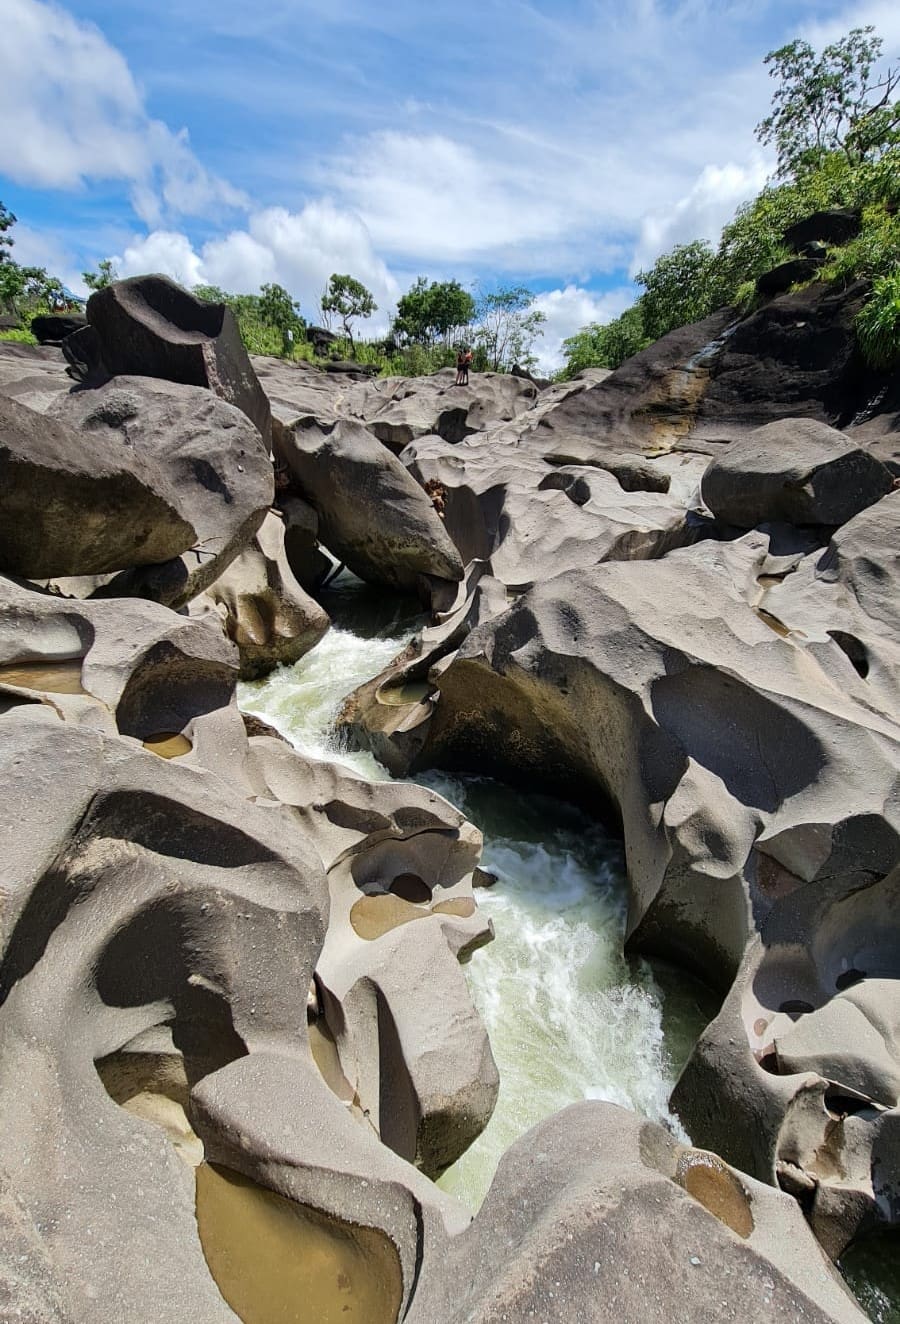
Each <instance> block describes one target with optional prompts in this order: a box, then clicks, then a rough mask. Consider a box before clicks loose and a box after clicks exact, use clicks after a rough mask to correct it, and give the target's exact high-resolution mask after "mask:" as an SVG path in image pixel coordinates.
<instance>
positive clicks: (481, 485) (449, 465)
mask: <svg viewBox="0 0 900 1324" xmlns="http://www.w3.org/2000/svg"><path fill="white" fill-rule="evenodd" d="M402 458H403V460H404V461H405V462H406V463H407V465H408V466H409V472H410V473H411V474H412V475H413V477H415V478H416V479H417V480H418V482H419V483H420V484H421V485H422V487H423V488H424V489H425V491H426V492H428V493H429V494H430V495H431V497H432V500H434V501H435V502H436V503H437V504H438V506H439V509H440V512H441V516H442V519H443V523H444V527H445V528H446V530H447V532H448V533H449V535H450V537H451V538H452V539H453V541H454V543H455V544H456V546H457V548H458V549H459V553H460V556H461V557H462V559H463V561H464V562H465V563H466V564H468V563H469V562H470V561H472V560H473V559H474V558H477V559H479V560H489V561H490V564H491V572H492V573H493V574H494V575H495V576H496V578H497V579H500V580H502V582H503V583H504V584H506V585H507V587H508V588H509V589H511V590H513V591H517V592H522V591H524V590H525V589H527V588H530V587H531V585H532V584H536V583H543V582H544V581H546V580H547V579H549V578H552V577H553V576H554V575H558V574H561V573H562V572H563V571H564V570H570V569H573V568H574V567H576V566H581V567H585V566H588V565H595V564H598V563H599V562H601V561H613V560H637V559H644V558H650V557H657V556H662V555H663V554H664V553H665V552H667V551H669V550H670V549H671V548H673V547H678V546H682V545H684V544H685V543H688V542H690V541H692V539H693V538H694V536H695V534H696V529H694V528H691V527H688V524H687V521H686V515H685V510H684V507H683V506H682V505H681V504H680V503H679V502H678V501H677V500H673V499H669V498H668V497H667V496H665V495H663V494H662V493H658V492H648V491H641V490H635V491H629V492H628V493H626V492H625V491H624V490H623V487H622V484H621V483H620V481H619V480H618V479H617V478H616V477H615V476H614V475H613V474H612V473H609V472H606V471H604V470H603V469H602V468H600V467H597V466H551V465H549V464H547V463H545V462H544V461H543V460H542V459H540V458H538V457H536V456H534V455H532V454H531V453H529V451H527V450H526V449H525V448H523V447H519V446H516V445H515V444H514V443H509V442H503V441H501V440H499V439H493V438H492V439H489V440H483V439H481V438H479V442H478V443H475V442H474V441H472V442H470V443H469V444H467V445H464V446H451V445H449V444H448V443H447V442H442V441H439V440H438V439H437V438H425V439H423V440H421V441H419V442H416V443H414V444H413V445H412V446H410V447H409V448H408V449H407V450H406V451H404V453H403V457H402ZM661 476H662V475H661ZM666 487H668V481H666Z"/></svg>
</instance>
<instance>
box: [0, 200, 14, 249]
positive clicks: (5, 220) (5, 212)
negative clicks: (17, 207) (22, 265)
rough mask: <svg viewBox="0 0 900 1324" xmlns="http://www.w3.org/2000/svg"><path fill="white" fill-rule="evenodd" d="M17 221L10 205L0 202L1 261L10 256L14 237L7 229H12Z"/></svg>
mask: <svg viewBox="0 0 900 1324" xmlns="http://www.w3.org/2000/svg"><path fill="white" fill-rule="evenodd" d="M15 223H16V218H15V216H13V214H12V212H11V211H10V210H9V208H8V207H6V206H4V204H3V203H2V202H0V262H3V261H5V260H6V259H7V258H8V257H9V250H10V249H11V248H12V246H13V239H12V235H11V234H7V231H8V230H11V229H12V228H13V226H14V225H15Z"/></svg>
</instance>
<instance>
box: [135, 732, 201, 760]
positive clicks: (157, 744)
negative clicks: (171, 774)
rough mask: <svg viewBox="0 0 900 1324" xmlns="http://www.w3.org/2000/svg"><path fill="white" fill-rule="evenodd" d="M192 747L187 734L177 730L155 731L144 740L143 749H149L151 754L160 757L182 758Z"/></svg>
mask: <svg viewBox="0 0 900 1324" xmlns="http://www.w3.org/2000/svg"><path fill="white" fill-rule="evenodd" d="M193 748H194V746H193V745H192V744H191V742H190V741H189V740H188V738H187V736H183V735H181V733H180V732H178V731H157V733H156V734H155V735H152V736H148V737H147V739H146V740H145V741H144V749H149V751H150V753H151V754H158V755H159V757H160V758H161V759H180V758H183V757H184V755H185V754H190V752H191V750H192V749H193Z"/></svg>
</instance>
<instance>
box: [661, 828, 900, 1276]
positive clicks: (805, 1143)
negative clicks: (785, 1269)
mask: <svg viewBox="0 0 900 1324" xmlns="http://www.w3.org/2000/svg"><path fill="white" fill-rule="evenodd" d="M871 830H872V831H873V832H877V826H876V825H875V824H874V823H873V824H872V825H871ZM898 899H900V869H898V868H894V869H893V870H892V871H891V872H890V873H888V874H887V875H886V876H884V877H879V876H876V877H875V878H874V879H873V880H871V881H870V882H869V883H868V884H867V885H862V886H861V885H860V884H859V883H858V882H857V883H855V884H849V883H848V882H847V881H846V880H845V879H841V878H840V877H836V878H834V879H830V880H827V881H825V882H823V883H822V884H821V885H820V886H818V887H815V888H810V887H807V888H804V889H803V890H802V891H801V892H799V893H794V894H791V895H789V896H787V897H785V898H784V899H782V900H781V901H779V902H778V903H777V904H776V905H775V907H774V908H773V910H772V912H771V914H770V915H769V917H768V919H767V920H766V921H765V923H764V924H763V925H762V926H761V929H760V934H759V937H758V938H756V939H755V940H754V942H753V943H752V944H751V945H750V947H749V949H748V951H747V954H746V956H745V958H744V961H743V963H742V965H741V969H740V971H739V973H738V976H737V979H736V980H735V983H734V986H733V988H732V989H731V992H730V993H729V995H728V997H727V998H726V1000H725V1003H724V1005H723V1007H722V1010H721V1011H720V1013H719V1015H718V1016H717V1017H716V1019H715V1020H714V1021H713V1022H712V1024H711V1025H710V1026H709V1027H708V1028H707V1029H706V1031H705V1032H704V1033H703V1035H702V1036H701V1038H700V1040H699V1042H698V1044H697V1047H696V1048H695V1050H694V1053H693V1055H692V1056H691V1058H690V1060H689V1061H688V1064H687V1066H686V1067H685V1069H684V1071H683V1072H682V1075H681V1078H680V1079H679V1081H678V1084H677V1086H676V1088H675V1092H674V1094H673V1104H674V1106H675V1107H676V1108H677V1110H678V1112H679V1113H680V1114H681V1116H682V1117H683V1118H684V1120H685V1123H686V1125H687V1126H689V1127H690V1130H691V1134H692V1135H693V1136H694V1137H695V1139H696V1140H697V1141H698V1143H700V1144H704V1145H709V1146H711V1147H713V1146H714V1147H715V1148H716V1150H717V1151H718V1152H719V1153H720V1154H722V1155H723V1156H724V1157H725V1158H726V1159H728V1160H729V1161H730V1162H733V1163H739V1164H740V1165H741V1166H742V1167H744V1169H745V1170H746V1171H748V1172H752V1173H754V1174H755V1175H756V1176H758V1177H760V1178H761V1179H762V1180H764V1181H769V1182H771V1183H773V1184H774V1183H776V1182H777V1183H779V1184H780V1185H782V1186H784V1187H785V1189H787V1190H788V1191H790V1192H791V1193H792V1194H795V1195H797V1196H798V1197H799V1198H801V1199H802V1200H803V1203H804V1207H805V1208H806V1210H807V1216H808V1218H809V1220H810V1222H811V1225H812V1227H813V1229H814V1231H815V1232H816V1235H817V1236H818V1237H819V1239H820V1241H821V1242H822V1243H823V1245H824V1246H825V1247H826V1249H827V1250H828V1252H829V1253H830V1254H831V1255H832V1256H834V1257H837V1256H838V1255H839V1254H840V1253H841V1252H842V1251H843V1250H844V1248H845V1247H846V1246H847V1244H848V1243H849V1242H850V1241H851V1240H853V1239H855V1238H856V1237H858V1236H861V1235H864V1234H866V1233H868V1232H871V1231H872V1230H873V1229H874V1228H875V1227H877V1226H879V1225H881V1226H887V1227H893V1226H896V1223H897V1213H896V1211H897V1209H898V1207H900V962H898V959H897V952H898V950H900V945H898V933H897V913H898V912H897V907H898Z"/></svg>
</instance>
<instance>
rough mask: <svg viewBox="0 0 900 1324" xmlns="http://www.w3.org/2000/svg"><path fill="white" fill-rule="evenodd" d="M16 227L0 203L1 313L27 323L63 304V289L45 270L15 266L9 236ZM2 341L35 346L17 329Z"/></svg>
mask: <svg viewBox="0 0 900 1324" xmlns="http://www.w3.org/2000/svg"><path fill="white" fill-rule="evenodd" d="M15 223H16V218H15V216H13V214H12V212H11V211H10V210H9V208H8V207H5V206H4V205H3V203H2V202H0V312H3V313H6V314H7V315H11V316H13V317H18V318H19V319H20V320H21V321H22V322H23V323H28V322H30V321H31V318H32V317H36V316H37V315H38V314H39V313H48V312H50V311H52V310H53V309H54V308H56V307H58V306H59V304H60V303H62V301H63V287H62V283H61V281H58V280H57V279H56V278H55V277H54V276H49V275H48V274H47V272H46V271H45V270H44V268H43V267H23V266H22V265H21V264H20V263H18V262H16V260H15V259H14V257H13V255H12V249H13V245H14V242H15V241H14V239H13V237H12V235H11V234H10V231H11V230H12V228H13V226H14V225H15ZM0 337H2V339H4V340H17V341H21V342H23V343H25V344H32V345H33V344H34V343H35V340H34V336H32V335H31V333H30V331H22V330H18V329H14V330H12V331H4V332H2V333H0Z"/></svg>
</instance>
